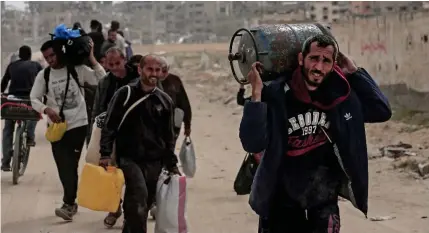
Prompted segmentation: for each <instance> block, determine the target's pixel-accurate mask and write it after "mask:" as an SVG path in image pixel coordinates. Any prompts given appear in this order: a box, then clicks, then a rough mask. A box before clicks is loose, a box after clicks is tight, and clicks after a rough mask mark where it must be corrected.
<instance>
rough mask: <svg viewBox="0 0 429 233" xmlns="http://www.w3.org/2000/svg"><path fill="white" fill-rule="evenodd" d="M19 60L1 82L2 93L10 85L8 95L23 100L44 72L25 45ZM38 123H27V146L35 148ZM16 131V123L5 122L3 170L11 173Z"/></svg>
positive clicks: (9, 66) (10, 66) (9, 68)
mask: <svg viewBox="0 0 429 233" xmlns="http://www.w3.org/2000/svg"><path fill="white" fill-rule="evenodd" d="M18 56H19V59H18V60H16V61H13V62H11V63H10V64H9V65H8V67H7V68H6V72H5V73H4V76H3V79H2V80H1V93H4V91H5V90H6V88H7V86H8V84H9V83H10V86H9V90H8V94H9V95H14V96H17V97H22V98H30V92H31V88H32V87H33V84H34V79H35V78H36V76H37V73H39V71H40V70H42V69H43V68H42V66H41V65H40V64H39V63H38V62H35V61H32V60H31V48H30V47H28V46H26V45H24V46H22V47H21V48H19V54H18ZM36 125H37V121H28V122H27V132H28V138H27V144H28V145H29V146H35V145H36V142H35V133H34V131H35V130H36ZM14 131H15V121H13V120H5V121H4V128H3V139H2V144H3V159H2V165H1V170H3V171H11V167H10V161H11V158H12V153H13V150H12V146H13V133H14Z"/></svg>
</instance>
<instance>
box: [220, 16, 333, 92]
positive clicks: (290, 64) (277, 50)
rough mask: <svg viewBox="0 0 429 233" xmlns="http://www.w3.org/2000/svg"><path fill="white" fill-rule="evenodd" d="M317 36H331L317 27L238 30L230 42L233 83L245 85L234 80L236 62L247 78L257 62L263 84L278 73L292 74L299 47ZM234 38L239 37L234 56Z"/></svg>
mask: <svg viewBox="0 0 429 233" xmlns="http://www.w3.org/2000/svg"><path fill="white" fill-rule="evenodd" d="M317 34H327V35H330V36H332V34H331V33H330V30H329V27H328V26H323V25H321V24H317V23H314V24H310V23H307V24H274V25H260V26H257V27H255V28H252V29H250V30H247V29H239V30H238V31H237V32H236V33H235V34H234V36H233V38H232V39H231V44H230V54H229V55H228V59H229V60H230V64H231V69H232V73H233V75H234V77H235V79H236V80H237V81H238V82H239V83H243V84H245V83H247V80H246V79H240V78H238V77H237V74H236V71H235V70H234V66H233V61H235V60H236V61H238V67H239V69H240V72H241V74H242V76H243V77H246V76H247V73H248V72H249V71H250V69H251V66H252V64H253V63H254V62H255V61H260V62H261V63H262V64H263V65H264V71H263V75H262V79H263V81H269V80H273V79H275V78H276V77H278V74H280V73H285V72H291V71H293V70H295V69H296V68H297V66H298V54H299V52H301V49H302V44H303V43H304V41H305V40H306V39H307V38H309V37H311V36H314V35H317ZM235 37H240V41H239V43H238V49H237V51H236V52H235V53H233V51H232V47H233V43H234V40H235Z"/></svg>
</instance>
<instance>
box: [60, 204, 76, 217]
mask: <svg viewBox="0 0 429 233" xmlns="http://www.w3.org/2000/svg"><path fill="white" fill-rule="evenodd" d="M76 213H77V205H76V204H73V205H68V204H63V206H61V208H56V209H55V215H56V216H57V217H60V218H62V219H64V220H65V221H72V220H73V216H74V215H75V214H76Z"/></svg>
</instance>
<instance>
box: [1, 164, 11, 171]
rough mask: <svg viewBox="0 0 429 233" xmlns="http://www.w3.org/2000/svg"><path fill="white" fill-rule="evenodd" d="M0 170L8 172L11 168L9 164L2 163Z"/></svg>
mask: <svg viewBox="0 0 429 233" xmlns="http://www.w3.org/2000/svg"><path fill="white" fill-rule="evenodd" d="M1 170H2V171H4V172H10V171H12V168H11V167H10V165H9V164H3V165H1Z"/></svg>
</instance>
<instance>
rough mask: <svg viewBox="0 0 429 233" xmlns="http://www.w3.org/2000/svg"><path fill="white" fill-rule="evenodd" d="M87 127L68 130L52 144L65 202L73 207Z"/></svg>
mask: <svg viewBox="0 0 429 233" xmlns="http://www.w3.org/2000/svg"><path fill="white" fill-rule="evenodd" d="M86 128H87V126H86V125H85V126H81V127H78V128H74V129H71V130H68V131H67V132H66V133H65V134H64V136H63V138H62V139H61V140H60V141H58V142H54V143H51V145H52V153H53V155H54V159H55V163H56V164H57V169H58V175H59V177H60V180H61V184H62V185H63V189H64V197H63V202H64V203H65V204H69V205H73V204H74V203H75V200H76V193H77V183H78V174H77V169H78V166H79V159H80V155H81V152H82V147H83V144H84V143H85V136H86Z"/></svg>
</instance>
